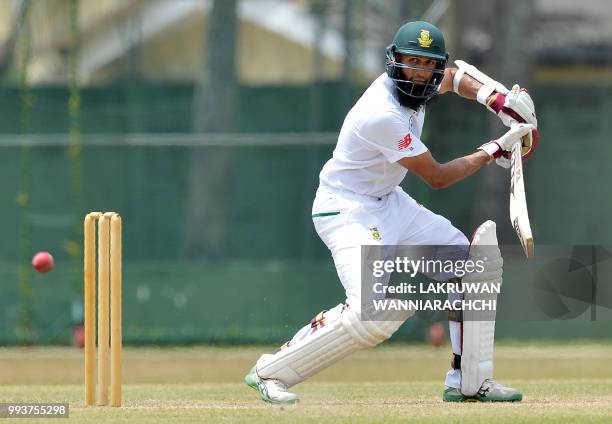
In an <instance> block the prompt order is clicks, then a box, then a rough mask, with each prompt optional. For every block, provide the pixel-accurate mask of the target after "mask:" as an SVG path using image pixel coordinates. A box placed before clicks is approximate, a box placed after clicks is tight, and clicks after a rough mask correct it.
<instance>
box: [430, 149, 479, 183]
mask: <svg viewBox="0 0 612 424" xmlns="http://www.w3.org/2000/svg"><path fill="white" fill-rule="evenodd" d="M490 161H491V156H489V154H488V153H486V152H483V151H482V150H479V151H477V152H475V153H472V154H471V155H468V156H463V157H460V158H457V159H454V160H452V161H450V162H446V163H443V164H441V165H440V176H439V180H438V181H439V182H438V184H436V188H445V187H448V186H450V185H453V184H455V183H456V182H458V181H461V180H463V179H464V178H467V177H469V176H470V175H472V174H474V173H475V172H476V171H478V170H479V169H480V168H482V167H483V166H485V165H487V164H488V163H489V162H490Z"/></svg>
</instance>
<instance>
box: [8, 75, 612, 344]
mask: <svg viewBox="0 0 612 424" xmlns="http://www.w3.org/2000/svg"><path fill="white" fill-rule="evenodd" d="M561 88H563V90H561ZM341 89H342V88H341V87H340V86H339V85H334V84H328V85H327V86H326V87H325V89H324V90H322V93H324V98H323V100H322V103H321V107H320V108H312V106H311V105H310V103H309V96H310V94H311V93H310V91H309V88H308V87H264V88H252V87H243V88H241V90H240V95H239V98H240V104H239V113H238V116H239V118H238V120H237V123H236V127H235V131H234V133H235V135H232V134H226V135H224V136H223V137H222V138H221V140H226V141H227V144H226V145H223V143H220V144H221V145H220V146H219V145H216V146H213V145H210V144H211V143H209V141H210V137H208V136H206V135H202V136H198V135H194V134H192V133H191V127H192V124H191V123H192V121H193V116H192V104H193V102H192V95H193V90H192V87H191V86H183V85H180V86H176V85H172V86H168V85H152V84H141V83H134V82H130V83H129V84H128V83H126V84H118V85H114V86H106V87H95V88H87V89H84V90H83V91H82V93H81V99H82V111H81V116H82V120H81V131H82V142H83V148H82V152H81V155H80V156H79V157H78V161H80V163H81V168H82V172H81V173H78V172H76V171H75V165H74V164H75V159H74V157H71V156H70V155H69V154H68V135H67V132H68V124H69V122H68V118H67V101H68V91H67V90H66V89H65V88H58V87H43V88H38V89H33V90H32V93H31V95H32V99H33V106H32V110H31V112H30V115H29V121H28V123H27V128H28V134H34V135H33V136H31V137H30V136H28V135H23V134H22V135H18V134H19V132H20V128H22V126H21V125H22V124H20V122H22V121H20V119H21V118H20V116H21V115H20V107H21V101H20V93H19V90H18V89H16V88H6V87H5V88H2V89H0V95H2V96H3V102H0V129H1V131H2V133H3V135H1V140H0V146H1V147H0V182H1V183H0V184H1V185H0V205H2V208H1V209H0V228H1V230H2V238H0V344H13V343H18V342H20V343H24V342H25V343H69V342H70V339H71V334H72V329H73V327H74V326H76V325H79V324H80V322H81V319H82V303H81V297H82V291H81V290H82V288H81V285H82V279H81V278H82V277H81V272H82V268H81V260H82V259H81V257H80V254H81V252H82V249H81V247H80V245H79V244H78V243H80V240H81V235H80V234H78V233H76V232H75V228H79V227H80V225H81V224H80V223H81V222H82V219H83V217H84V215H85V213H87V212H88V211H93V210H115V211H118V212H120V213H121V215H122V217H123V219H124V246H125V247H124V331H125V340H126V343H162V344H168V343H198V342H232V343H234V342H235V343H240V342H280V341H283V339H284V338H287V337H289V336H290V335H291V334H293V332H294V331H295V330H296V329H297V328H298V326H301V325H303V324H304V323H305V322H306V321H307V320H309V319H310V318H311V317H312V316H313V315H315V314H316V313H317V312H318V311H320V310H321V309H325V308H328V307H331V306H333V305H335V304H337V303H339V302H340V301H342V300H343V294H342V290H341V287H340V284H339V282H338V281H337V278H336V276H335V270H334V267H333V264H332V262H331V258H330V257H329V255H328V252H327V250H326V249H325V246H324V245H323V244H322V242H321V241H320V240H319V239H318V238H317V235H316V234H315V232H314V229H313V228H312V224H311V221H310V208H311V202H312V198H313V196H314V191H315V189H316V186H317V176H318V172H319V170H320V168H321V166H322V164H323V163H324V162H325V161H326V160H327V158H328V157H329V156H330V154H331V151H332V149H333V144H332V143H333V140H334V136H335V132H336V131H337V130H338V129H339V127H340V125H341V123H342V119H343V117H344V114H345V113H346V106H345V105H344V104H343V103H342V102H341V101H340V100H339V99H340V98H341V97H342V96H340V95H339V93H340V91H341ZM533 92H534V93H536V95H535V101H536V104H537V105H538V111H539V120H540V131H541V134H542V142H541V146H540V148H539V151H538V154H537V155H536V156H535V157H534V159H533V160H532V161H530V162H528V163H527V164H526V174H527V178H528V196H529V206H530V215H531V220H532V226H533V230H534V233H535V235H536V237H537V241H538V243H546V244H554V243H561V244H562V243H567V244H570V243H571V244H576V243H593V244H611V243H612V227H610V226H609V225H607V220H608V218H609V217H610V216H612V199H611V198H610V195H609V193H610V190H609V189H608V182H610V181H612V170H611V169H610V167H609V158H610V157H612V145H611V143H610V140H609V134H611V133H612V131H611V130H612V128H611V126H612V124H611V123H610V117H611V116H612V95H611V94H612V87H610V86H598V87H592V86H584V87H572V88H567V87H557V86H551V85H545V86H542V85H541V86H538V87H534V89H533ZM446 97H447V96H445V97H444V98H441V99H439V100H438V101H437V104H435V106H432V107H431V108H430V111H429V113H428V118H427V122H426V127H425V130H424V135H423V139H424V140H425V142H426V143H427V145H428V146H429V147H430V149H431V150H432V152H433V153H434V155H435V156H436V157H437V158H438V159H439V160H441V161H444V160H449V159H452V158H453V157H455V156H457V155H461V154H467V153H469V152H471V151H472V150H473V148H474V147H475V146H477V145H478V144H480V143H482V142H483V141H485V140H486V137H487V136H486V134H487V129H488V125H489V124H488V120H487V112H485V111H484V110H483V109H482V107H481V106H479V105H478V104H476V103H475V102H471V103H470V102H466V101H462V100H460V99H457V98H455V97H450V96H448V97H449V98H446ZM568 98H571V99H572V101H571V103H568V102H567V101H566V99H568ZM313 110H317V113H318V114H319V115H320V118H321V119H320V127H319V128H318V130H319V131H320V132H323V134H321V133H316V134H315V133H309V132H308V131H309V129H310V122H311V118H312V113H313V112H312V111H313ZM130 134H139V135H138V140H139V143H134V142H132V141H133V140H134V138H130V137H131V136H130ZM147 134H148V135H149V137H150V140H151V141H152V143H150V144H147ZM296 134H297V135H296ZM245 135H248V139H249V140H251V142H250V144H252V145H246V144H249V143H243V142H239V141H240V140H244V136H245ZM234 139H235V140H236V141H238V142H237V143H233V142H232V140H234ZM185 140H190V141H189V142H188V143H186V142H185ZM207 140H208V141H207ZM296 140H297V141H296ZM153 141H155V143H153ZM288 141H291V143H287V142H288ZM45 144H46V145H45ZM193 144H202V146H199V147H198V146H194V145H193ZM24 145H31V147H24ZM194 157H195V158H197V157H204V158H208V159H207V160H213V161H215V160H216V158H218V160H219V161H222V163H223V165H224V166H225V169H226V174H227V175H228V178H226V179H224V181H223V184H222V186H221V187H217V190H216V191H215V193H216V194H215V196H211V197H209V198H206V199H205V202H206V203H207V205H208V206H207V207H209V208H210V207H215V206H216V205H218V206H219V208H221V209H220V210H222V211H223V215H224V219H222V220H220V221H219V220H216V221H214V222H212V223H211V222H200V223H198V225H195V226H194V225H191V224H190V219H189V211H190V207H191V206H192V203H190V193H191V191H190V187H191V184H192V177H191V174H190V169H191V167H192V166H195V165H197V163H195V161H194V160H193V158H194ZM499 172H503V171H501V170H499ZM483 178H486V175H485V174H478V175H476V176H475V177H473V178H471V179H469V180H467V181H465V182H461V183H459V184H457V185H456V186H453V187H451V188H449V189H445V190H441V191H433V190H430V189H429V188H427V187H426V186H425V185H424V184H423V183H421V182H420V181H417V180H415V179H414V178H410V177H409V178H408V179H407V181H406V189H407V190H408V191H409V192H410V193H411V194H412V195H413V196H414V197H415V198H416V199H417V200H418V201H419V202H421V203H423V204H425V205H426V206H427V207H429V208H430V209H432V210H434V211H435V212H438V213H441V214H443V215H445V216H447V217H448V218H449V219H451V220H452V221H453V222H454V223H455V225H456V226H457V227H458V228H460V229H461V230H463V231H464V232H465V233H468V234H469V233H470V232H471V231H472V229H473V228H474V227H475V226H476V225H477V224H478V222H476V218H474V205H475V201H476V200H477V191H478V187H479V185H480V184H481V183H482V179H483ZM75 179H78V180H79V181H78V183H79V184H80V185H81V187H82V193H81V195H80V196H79V197H78V199H79V200H78V203H76V204H75V200H74V199H75V197H74V193H73V191H74V187H75V185H74V184H75ZM24 181H29V184H28V185H26V191H27V193H26V194H27V199H28V202H27V207H26V208H24V207H23V198H24V197H23V196H24V194H23V193H22V191H23V188H24V186H23V182H24ZM505 189H506V188H505V187H504V188H502V190H505ZM20 193H21V194H20ZM20 202H21V203H20ZM504 210H505V207H504ZM498 222H500V224H501V225H505V224H506V217H501V218H498ZM211 225H216V226H223V227H224V228H221V229H220V231H221V232H222V234H225V237H224V239H223V242H222V243H219V245H218V246H214V249H213V251H214V254H210V249H209V250H207V251H202V252H197V251H196V252H193V251H190V249H189V248H188V246H187V240H188V238H189V234H190V233H193V232H200V231H206V230H210V228H208V226H211ZM71 241H72V243H71ZM74 241H77V242H78V243H77V244H76V245H75V244H74ZM38 250H48V251H51V252H52V253H53V254H54V256H55V258H56V261H57V268H56V270H55V271H54V272H53V273H50V274H47V275H39V274H36V273H33V272H28V271H27V268H28V261H29V257H31V254H32V253H34V252H35V251H38ZM20 265H21V266H22V268H21V269H20ZM20 270H21V271H20ZM425 331H426V325H425V323H423V322H420V321H419V320H412V321H409V322H408V323H407V324H406V325H405V326H404V327H403V328H402V329H401V331H400V333H399V334H398V336H397V338H398V339H405V340H421V339H423V338H424V335H425ZM610 336H612V333H611V332H610V330H609V326H608V325H606V323H584V322H582V323H580V322H572V323H567V322H552V323H529V325H526V324H524V323H523V324H517V323H500V324H499V325H498V337H500V338H504V337H512V338H517V337H518V338H520V337H525V338H560V337H610Z"/></svg>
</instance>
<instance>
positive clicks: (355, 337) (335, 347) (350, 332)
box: [257, 307, 411, 387]
mask: <svg viewBox="0 0 612 424" xmlns="http://www.w3.org/2000/svg"><path fill="white" fill-rule="evenodd" d="M394 314H395V315H394V316H395V317H397V312H394ZM410 315H411V314H410V313H408V314H407V315H406V318H409V316H410ZM403 322H404V321H362V320H361V318H360V315H359V313H358V312H357V311H355V310H354V309H352V308H351V307H349V308H347V309H346V310H345V311H344V312H342V314H340V317H339V318H338V319H337V320H334V321H333V322H330V323H327V324H326V325H325V326H324V327H322V328H320V329H318V330H317V331H315V332H314V333H312V334H311V335H310V336H308V337H306V338H305V339H302V340H300V341H299V342H297V343H295V344H293V345H290V346H289V347H287V348H286V349H283V350H281V351H279V352H277V353H276V354H274V355H263V356H262V357H261V358H260V359H259V360H258V361H257V374H258V375H259V376H260V377H261V378H273V379H277V380H280V381H282V382H283V383H285V384H287V385H288V386H289V387H291V386H293V385H295V384H298V383H300V382H302V381H304V380H305V379H307V378H308V377H310V376H312V375H314V374H316V373H317V372H319V371H321V370H323V369H325V368H327V367H328V366H330V365H332V364H333V363H335V362H337V361H339V360H341V359H342V358H344V357H346V356H348V355H350V354H351V353H353V352H355V351H357V350H360V349H363V348H366V347H372V346H376V345H377V344H379V343H380V342H382V341H384V340H386V339H388V338H389V337H391V335H392V334H393V333H394V332H395V331H396V330H397V329H398V328H399V327H400V326H401V325H402V323H403Z"/></svg>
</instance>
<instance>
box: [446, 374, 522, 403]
mask: <svg viewBox="0 0 612 424" xmlns="http://www.w3.org/2000/svg"><path fill="white" fill-rule="evenodd" d="M442 400H444V402H520V401H521V400H523V394H522V393H521V392H519V391H518V390H516V389H513V388H512V387H506V386H502V385H501V384H499V383H496V382H495V380H489V379H487V380H485V381H484V383H482V386H480V389H479V390H478V393H476V395H474V396H465V395H464V394H462V393H461V391H460V390H459V389H455V388H453V387H446V388H445V389H444V393H443V394H442Z"/></svg>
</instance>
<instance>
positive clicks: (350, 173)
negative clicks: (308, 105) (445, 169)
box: [319, 74, 427, 196]
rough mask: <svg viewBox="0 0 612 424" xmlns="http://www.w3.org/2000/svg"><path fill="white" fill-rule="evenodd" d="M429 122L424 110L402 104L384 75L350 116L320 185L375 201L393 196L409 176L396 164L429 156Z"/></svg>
mask: <svg viewBox="0 0 612 424" xmlns="http://www.w3.org/2000/svg"><path fill="white" fill-rule="evenodd" d="M424 119H425V111H424V108H419V110H418V111H415V110H412V109H410V108H407V107H404V106H401V105H400V104H399V102H398V101H397V100H396V99H395V97H394V96H393V81H392V80H391V79H389V77H388V76H387V75H386V74H382V75H381V76H380V77H378V78H377V79H376V81H374V82H373V83H372V85H370V87H369V88H368V89H367V90H366V92H365V93H363V95H362V96H361V98H360V99H359V100H358V101H357V103H356V104H355V106H353V108H352V109H351V110H350V111H349V113H348V115H346V118H345V119H344V123H343V124H342V129H341V130H340V135H339V136H338V143H337V144H336V148H335V149H334V154H333V156H332V158H331V159H330V160H329V161H327V163H326V164H325V166H323V169H322V170H321V173H320V175H319V179H320V182H321V184H322V185H324V186H328V187H331V188H339V189H343V190H349V191H352V192H354V193H358V194H366V195H370V196H384V195H385V194H388V193H390V192H391V191H392V190H393V189H394V188H395V187H396V186H398V185H399V184H400V183H401V182H402V180H403V179H404V177H405V176H406V172H407V169H406V168H404V167H403V166H402V165H400V164H399V163H397V161H398V160H400V159H401V158H403V157H409V156H417V155H420V154H422V153H425V152H426V151H427V147H426V146H425V145H424V144H423V142H421V139H420V138H421V131H422V130H423V122H424Z"/></svg>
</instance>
